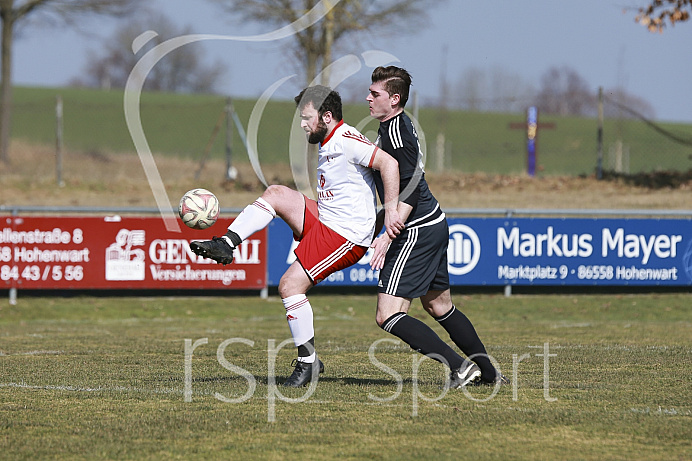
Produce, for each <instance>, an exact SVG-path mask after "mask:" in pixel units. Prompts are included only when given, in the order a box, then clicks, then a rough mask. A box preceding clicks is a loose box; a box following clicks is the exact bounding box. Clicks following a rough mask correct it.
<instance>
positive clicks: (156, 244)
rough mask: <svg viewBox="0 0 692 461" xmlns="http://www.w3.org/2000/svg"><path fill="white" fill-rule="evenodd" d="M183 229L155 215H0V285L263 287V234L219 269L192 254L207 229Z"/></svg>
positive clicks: (40, 287)
mask: <svg viewBox="0 0 692 461" xmlns="http://www.w3.org/2000/svg"><path fill="white" fill-rule="evenodd" d="M181 228H182V229H181V232H169V231H167V230H166V228H165V226H164V222H163V220H162V219H161V218H160V217H158V216H156V217H120V216H107V217H62V216H61V217H46V216H41V217H34V216H25V217H18V216H0V287H4V288H18V289H34V288H39V289H63V288H71V289H72V288H74V289H92V288H101V289H119V288H138V289H224V288H229V289H261V288H264V287H266V272H267V266H266V254H267V253H266V252H267V249H266V245H267V241H266V231H261V232H258V233H256V234H255V235H253V236H252V238H250V239H248V240H246V241H245V242H243V244H242V245H241V246H240V247H238V248H237V249H236V253H235V261H234V263H233V264H232V265H227V266H221V265H218V264H217V263H216V262H214V261H212V260H209V259H205V258H201V257H199V256H197V255H195V254H194V253H192V251H190V245H189V243H190V241H192V240H208V239H210V238H211V236H212V235H214V231H213V230H212V229H207V230H205V231H200V230H193V229H190V228H187V227H185V226H181ZM219 232H221V233H222V234H223V233H224V232H225V229H222V230H219ZM217 233H218V232H217Z"/></svg>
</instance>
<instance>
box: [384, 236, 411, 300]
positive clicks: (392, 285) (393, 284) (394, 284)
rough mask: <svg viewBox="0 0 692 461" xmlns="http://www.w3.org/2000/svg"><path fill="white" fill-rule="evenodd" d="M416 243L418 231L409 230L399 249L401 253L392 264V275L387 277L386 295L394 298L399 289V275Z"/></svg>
mask: <svg viewBox="0 0 692 461" xmlns="http://www.w3.org/2000/svg"><path fill="white" fill-rule="evenodd" d="M417 241H418V229H409V230H408V236H407V237H406V243H404V246H403V247H402V248H401V252H400V253H399V256H397V258H396V262H395V263H394V268H393V269H392V273H391V274H390V276H389V282H388V283H387V291H386V293H387V294H388V295H392V296H394V294H395V293H396V289H397V288H398V287H399V281H400V280H401V274H402V273H403V272H404V266H406V261H408V257H409V256H411V252H412V251H413V247H415V246H416V242H417Z"/></svg>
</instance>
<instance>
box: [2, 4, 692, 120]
mask: <svg viewBox="0 0 692 461" xmlns="http://www.w3.org/2000/svg"><path fill="white" fill-rule="evenodd" d="M152 1H153V5H154V8H155V9H157V10H159V11H161V12H162V14H164V15H165V16H166V17H167V18H168V19H169V20H171V21H172V22H173V23H174V24H176V25H179V26H181V27H182V26H188V27H189V29H190V30H191V32H192V33H194V34H217V35H223V36H231V35H232V36H249V35H255V34H261V33H267V32H271V31H273V30H274V29H275V27H272V26H268V25H265V24H244V25H241V26H239V25H238V23H237V22H236V21H234V20H233V18H231V17H229V15H228V14H227V13H224V12H222V10H220V9H219V7H218V6H216V5H215V4H214V3H213V2H212V1H209V0H152ZM647 3H648V0H522V1H507V0H505V1H501V0H484V1H471V0H447V1H444V2H440V3H439V5H438V6H435V7H433V8H431V9H430V11H429V15H430V24H429V25H428V26H427V27H422V28H419V29H418V30H407V28H406V27H402V31H401V32H402V33H401V34H398V35H396V36H393V37H390V38H378V39H365V38H364V39H363V40H359V41H358V42H357V43H355V42H354V43H345V44H344V43H341V44H340V45H341V47H340V49H342V50H345V51H343V54H353V55H355V56H357V57H358V58H359V59H360V65H361V68H360V70H359V71H358V72H357V73H354V74H353V75H352V76H351V77H349V79H348V80H346V81H345V82H344V83H343V88H344V91H345V92H346V93H348V94H352V95H353V97H356V98H358V97H360V96H361V95H360V94H359V93H361V89H362V100H363V103H364V104H365V96H366V95H367V87H368V85H369V75H370V72H371V70H372V69H371V67H368V64H369V63H368V62H367V60H366V59H364V58H363V54H362V53H363V52H366V51H371V52H372V51H375V50H377V51H380V52H386V53H389V54H390V55H392V57H393V58H396V59H398V61H399V62H398V63H396V64H397V65H400V66H402V67H405V68H406V69H408V70H409V71H410V72H411V74H412V75H413V82H414V86H413V89H414V90H415V91H416V93H417V94H418V95H419V97H420V100H421V101H433V100H439V97H440V94H441V87H442V82H443V81H446V82H447V84H448V86H449V87H450V88H454V84H455V83H456V82H458V81H459V79H460V78H461V76H462V75H463V74H464V72H467V71H468V70H469V69H480V70H484V71H489V70H491V69H497V68H500V69H502V70H504V71H506V72H507V73H510V74H512V75H517V76H518V78H521V79H522V80H523V81H524V82H527V83H530V84H532V85H533V86H535V87H536V88H538V87H540V80H541V77H542V76H543V75H544V74H545V73H546V71H547V70H548V69H549V68H551V67H562V66H567V67H569V68H572V69H574V70H576V71H577V73H578V74H579V75H581V76H582V78H583V79H584V80H585V81H586V83H587V84H588V85H589V86H590V87H591V88H593V91H594V94H595V93H596V92H597V90H598V87H603V88H605V89H609V88H615V87H622V88H624V89H625V90H626V91H627V92H628V93H629V94H632V95H634V96H637V97H639V98H641V99H643V100H645V101H647V102H648V103H649V104H651V106H652V107H653V108H654V111H655V119H656V120H658V121H669V122H683V123H692V91H690V89H689V82H691V81H692V21H689V22H686V23H679V24H677V25H676V26H674V27H667V28H666V29H665V30H664V32H663V34H657V33H650V32H648V31H647V30H646V29H645V27H643V26H641V25H639V24H637V23H635V22H634V17H635V15H636V9H637V7H640V6H644V5H646V4H647ZM120 27H122V23H118V22H117V21H115V20H113V19H109V18H94V17H91V18H89V19H88V20H86V21H83V22H82V25H81V26H80V29H81V30H80V31H75V30H73V29H69V28H67V29H66V28H63V29H60V28H50V27H45V25H40V24H32V23H29V24H26V25H24V26H23V27H22V29H21V31H20V32H21V33H20V35H19V36H18V37H17V38H16V41H15V47H14V64H13V65H14V68H13V81H14V84H15V85H21V86H41V87H59V86H64V85H67V84H68V82H69V81H70V80H72V79H73V78H75V77H79V76H80V74H82V73H83V72H84V69H85V67H86V65H87V59H88V56H89V55H90V53H91V55H93V54H95V55H98V50H99V49H101V48H102V47H103V43H104V41H105V40H108V39H109V38H110V37H112V36H113V34H114V32H115V31H116V30H117V29H118V28H120ZM142 32H144V30H143V31H142ZM289 40H290V38H282V39H279V40H273V41H265V42H246V41H233V40H205V41H203V42H201V44H200V45H199V46H203V47H204V50H205V57H206V60H207V61H208V62H216V61H218V62H220V63H221V64H222V65H223V66H224V67H225V68H226V69H227V72H226V75H225V78H224V80H223V83H222V84H221V85H220V86H219V91H220V92H221V93H223V94H226V95H229V96H233V97H240V98H258V97H259V96H260V95H261V94H262V93H263V92H265V91H266V90H267V89H268V88H270V87H271V85H272V84H274V83H275V82H277V81H278V80H279V79H280V78H282V77H285V76H289V75H292V74H293V73H294V72H295V69H294V68H292V67H291V63H290V62H289V61H288V58H287V56H286V53H285V46H286V44H287V43H288V41H289ZM195 46H198V45H195ZM343 54H342V55H337V56H336V58H339V57H342V56H343ZM297 89H298V90H299V88H297V87H296V86H293V87H291V86H290V85H283V86H282V87H280V89H279V90H277V91H276V93H275V96H276V97H282V98H286V99H288V98H291V97H292V96H293V95H294V93H297Z"/></svg>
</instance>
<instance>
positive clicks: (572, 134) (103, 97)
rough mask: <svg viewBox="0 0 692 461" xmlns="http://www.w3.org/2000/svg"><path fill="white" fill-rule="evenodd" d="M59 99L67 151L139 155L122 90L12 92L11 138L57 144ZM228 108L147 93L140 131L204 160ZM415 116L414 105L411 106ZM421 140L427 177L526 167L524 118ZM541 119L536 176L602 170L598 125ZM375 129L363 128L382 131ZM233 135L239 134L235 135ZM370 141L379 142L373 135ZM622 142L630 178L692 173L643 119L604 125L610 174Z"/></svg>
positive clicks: (264, 152)
mask: <svg viewBox="0 0 692 461" xmlns="http://www.w3.org/2000/svg"><path fill="white" fill-rule="evenodd" d="M58 95H60V96H61V98H62V100H63V113H64V123H63V125H64V136H63V137H64V143H65V147H66V148H67V149H72V150H81V151H88V152H93V153H96V154H101V155H103V154H110V153H113V152H115V153H123V152H133V151H134V144H133V141H132V138H131V136H130V133H129V131H128V130H127V126H126V123H125V117H124V110H123V92H122V91H116V90H113V91H100V90H93V89H77V88H27V87H18V88H15V89H14V104H13V121H12V137H13V138H14V139H17V140H23V141H28V142H30V143H38V144H44V145H50V146H54V145H55V126H56V121H55V103H56V97H57V96H58ZM255 103H256V100H251V99H237V100H234V107H235V110H236V111H237V113H238V116H239V118H240V120H241V121H242V123H243V125H244V127H245V129H246V130H247V127H248V121H249V119H250V113H251V111H252V110H253V108H254V107H255ZM225 105H226V98H225V97H222V96H214V95H184V94H169V93H151V92H150V93H143V94H142V98H141V118H142V125H143V129H144V132H145V135H146V137H147V140H148V143H149V146H150V148H151V150H152V151H153V152H154V153H157V154H164V155H169V156H178V157H183V158H192V159H200V158H201V157H202V155H203V153H204V150H205V148H206V146H207V143H209V141H210V139H212V132H213V131H214V127H215V125H216V124H217V122H218V120H219V116H220V114H222V112H223V110H224V107H225ZM409 109H411V110H412V108H409ZM294 113H295V105H294V104H293V102H292V101H270V102H269V104H268V105H267V107H266V109H265V110H264V111H263V112H262V115H261V118H260V126H259V136H258V151H259V159H260V161H261V162H262V163H270V164H274V163H287V162H288V146H289V135H290V129H291V124H292V123H293V116H294ZM344 118H345V120H346V121H347V122H348V123H350V124H352V125H358V124H359V123H360V122H361V121H363V122H366V121H368V120H370V121H372V119H371V118H370V117H369V114H368V110H367V104H366V103H365V92H364V94H363V100H362V101H359V102H358V103H355V104H345V107H344ZM419 118H420V124H421V127H422V130H421V135H422V136H424V138H425V143H426V146H427V156H428V158H427V161H426V165H427V168H428V170H429V171H442V170H445V171H446V170H455V171H461V172H464V173H475V172H485V173H491V174H520V173H523V172H525V170H526V167H525V165H526V133H525V131H524V130H520V129H510V127H509V125H510V123H517V122H522V121H523V119H524V118H525V117H524V115H523V114H503V113H478V112H462V111H449V112H447V114H446V119H445V120H444V122H443V120H442V119H441V114H440V112H439V110H437V109H435V108H432V107H423V108H421V109H420V111H419ZM540 121H541V122H550V123H553V124H554V128H553V129H544V130H540V132H539V138H538V139H539V141H538V144H537V145H538V147H537V156H538V171H539V173H538V174H540V175H573V176H576V175H580V174H591V173H593V172H594V171H595V169H596V165H597V152H598V149H597V121H596V119H595V118H585V117H556V116H548V115H546V116H542V117H541V119H540ZM661 126H662V127H663V128H664V129H666V130H669V131H671V132H673V133H675V134H676V135H678V136H680V137H682V138H684V139H688V140H689V139H691V138H692V126H690V125H687V124H674V123H662V124H661ZM223 129H225V125H224V126H223V127H222V131H221V132H220V133H219V135H218V136H217V137H216V139H215V142H214V143H213V144H212V147H211V152H210V156H211V158H217V159H223V158H224V155H225V147H224V139H225V134H224V132H223ZM376 129H377V128H376V124H375V123H374V122H371V123H369V124H368V125H366V126H364V127H363V129H362V131H363V132H364V133H366V134H368V132H376ZM234 131H235V130H234ZM439 133H443V134H444V135H445V138H446V143H447V144H446V148H445V151H446V156H445V158H444V159H443V160H442V161H441V162H440V161H439V160H438V157H437V155H436V145H437V139H438V134H439ZM370 137H372V138H373V139H374V136H373V135H372V133H370ZM618 140H620V141H622V143H623V144H624V150H625V152H626V153H629V157H627V158H628V160H625V161H626V162H627V161H628V162H629V171H630V172H632V173H636V172H639V171H652V170H675V171H687V170H689V169H692V155H691V154H692V148H691V147H690V146H689V143H688V145H684V144H679V143H676V142H674V141H671V140H670V139H668V138H666V137H664V136H662V135H661V134H660V133H658V132H656V131H655V130H653V129H652V128H651V127H649V126H647V125H645V124H644V123H642V122H641V121H639V120H618V119H607V120H606V121H605V127H604V134H603V156H604V168H606V169H612V168H613V167H612V166H610V165H609V163H608V162H609V158H610V157H609V155H610V154H609V153H610V151H611V150H612V149H613V146H614V145H615V143H616V142H617V141H618ZM233 146H234V147H233V152H234V154H233V156H234V162H237V163H241V164H247V163H248V157H247V153H246V151H245V149H244V147H242V144H241V141H240V138H239V136H238V134H237V132H236V133H235V135H234V138H233Z"/></svg>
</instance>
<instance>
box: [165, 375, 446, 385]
mask: <svg viewBox="0 0 692 461" xmlns="http://www.w3.org/2000/svg"><path fill="white" fill-rule="evenodd" d="M253 376H254V378H255V380H256V381H257V384H261V385H265V386H266V385H268V383H269V377H268V376H266V375H264V376H257V375H253ZM286 379H288V376H281V375H277V376H276V377H275V383H276V384H278V385H281V384H282V383H283V382H284V381H285V380H286ZM169 381H180V379H171V380H169ZM428 381H429V380H422V379H418V383H419V384H437V383H436V382H435V383H433V382H432V381H430V382H428ZM192 382H193V383H235V382H242V383H246V382H247V380H246V379H245V377H244V376H242V375H229V376H203V377H198V378H192ZM318 382H320V383H322V382H324V383H337V384H344V385H347V386H396V385H397V382H396V381H395V380H393V379H377V378H337V377H330V376H324V375H323V376H320V378H319V381H318ZM401 382H402V383H403V384H412V383H413V380H412V379H411V378H404V379H402V380H401Z"/></svg>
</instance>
